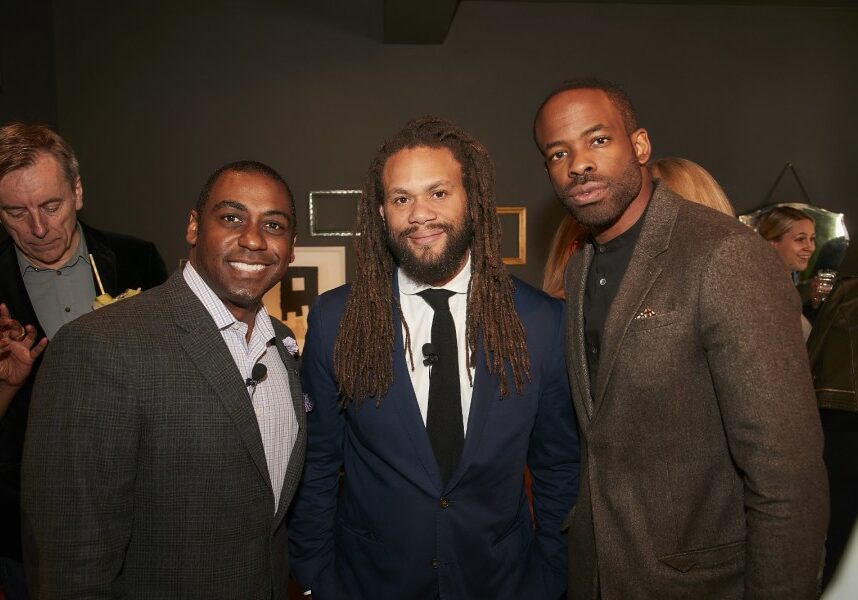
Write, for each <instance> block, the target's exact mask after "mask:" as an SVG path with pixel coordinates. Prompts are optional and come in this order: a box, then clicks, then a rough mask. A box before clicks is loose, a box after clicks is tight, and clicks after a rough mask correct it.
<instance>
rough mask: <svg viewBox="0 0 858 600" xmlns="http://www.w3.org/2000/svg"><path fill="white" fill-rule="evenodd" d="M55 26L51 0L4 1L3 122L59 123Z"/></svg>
mask: <svg viewBox="0 0 858 600" xmlns="http://www.w3.org/2000/svg"><path fill="white" fill-rule="evenodd" d="M52 25H53V20H52V17H51V2H50V0H30V1H27V2H20V1H15V0H0V123H6V122H7V121H13V120H16V121H31V122H38V123H45V124H47V125H51V126H56V123H57V90H56V72H55V69H54V33H53V26H52Z"/></svg>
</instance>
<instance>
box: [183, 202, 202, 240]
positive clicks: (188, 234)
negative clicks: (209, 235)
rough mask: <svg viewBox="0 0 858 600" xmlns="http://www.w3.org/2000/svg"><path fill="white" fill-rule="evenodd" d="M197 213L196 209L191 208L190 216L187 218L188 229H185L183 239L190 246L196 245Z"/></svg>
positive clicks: (197, 233) (197, 232)
mask: <svg viewBox="0 0 858 600" xmlns="http://www.w3.org/2000/svg"><path fill="white" fill-rule="evenodd" d="M199 227H200V224H199V215H197V211H195V210H192V211H191V216H190V218H189V219H188V229H187V230H186V231H185V241H187V242H188V244H190V245H191V246H196V245H197V236H198V235H199Z"/></svg>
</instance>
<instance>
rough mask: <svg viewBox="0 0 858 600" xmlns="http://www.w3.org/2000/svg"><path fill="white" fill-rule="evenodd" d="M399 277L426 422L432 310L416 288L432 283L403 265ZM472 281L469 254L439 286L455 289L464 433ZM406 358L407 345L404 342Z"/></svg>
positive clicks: (469, 387)
mask: <svg viewBox="0 0 858 600" xmlns="http://www.w3.org/2000/svg"><path fill="white" fill-rule="evenodd" d="M397 273H398V279H399V303H400V305H401V306H402V316H403V317H404V318H405V322H406V323H408V330H409V332H410V333H411V353H412V355H413V356H414V370H411V364H410V363H408V367H409V374H410V375H411V385H412V386H414V394H415V395H416V396H417V405H418V406H419V407H420V415H421V416H422V417H423V424H424V425H426V412H427V409H428V407H429V367H428V366H424V365H423V344H426V343H429V342H431V341H432V319H433V318H434V316H435V311H434V310H432V307H431V306H429V304H428V303H427V302H426V301H425V300H424V299H423V298H422V297H421V296H418V295H417V294H418V292H422V291H423V290H426V289H429V288H432V287H435V286H431V285H427V284H425V283H419V282H417V281H414V280H413V279H411V278H410V277H409V276H408V275H406V274H405V273H404V272H403V271H402V269H399V270H398V271H397ZM470 281H471V257H470V255H469V256H468V260H467V262H466V263H465V266H464V267H462V270H461V271H459V273H458V274H457V275H456V276H455V277H454V278H453V280H452V281H450V282H449V283H447V284H446V285H443V286H440V288H438V289H445V290H450V291H451V292H455V293H454V294H453V295H452V296H450V300H449V305H450V313H451V314H452V315H453V323H454V324H455V325H456V349H457V350H458V352H459V387H460V388H461V395H462V421H463V422H462V426H463V428H464V429H463V430H464V432H465V435H467V433H468V415H469V414H470V411H471V396H472V394H473V387H472V381H473V378H474V370H473V369H471V377H470V379H469V378H468V362H467V361H468V356H467V347H466V346H465V313H466V311H467V305H468V284H469V283H470ZM402 339H403V344H405V327H404V326H403V330H402ZM403 347H404V348H405V352H406V362H407V361H408V349H407V347H405V346H403Z"/></svg>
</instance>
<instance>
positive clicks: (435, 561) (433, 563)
mask: <svg viewBox="0 0 858 600" xmlns="http://www.w3.org/2000/svg"><path fill="white" fill-rule="evenodd" d="M429 565H430V566H431V567H432V568H433V569H437V568H438V567H439V566H440V565H441V561H440V560H438V559H437V558H433V559H432V560H431V561H430V562H429Z"/></svg>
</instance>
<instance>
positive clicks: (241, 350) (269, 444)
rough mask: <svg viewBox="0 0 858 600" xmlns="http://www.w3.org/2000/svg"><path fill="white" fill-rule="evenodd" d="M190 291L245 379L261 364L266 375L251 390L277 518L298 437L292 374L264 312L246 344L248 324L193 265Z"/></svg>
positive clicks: (259, 313)
mask: <svg viewBox="0 0 858 600" xmlns="http://www.w3.org/2000/svg"><path fill="white" fill-rule="evenodd" d="M182 275H183V276H184V278H185V281H186V282H187V284H188V286H189V287H190V288H191V290H192V291H193V292H194V294H196V296H197V298H199V299H200V302H202V303H203V306H205V308H206V310H207V311H208V313H209V314H210V315H211V316H212V319H214V322H215V326H216V327H217V328H218V330H220V334H221V336H222V337H223V341H224V343H226V346H227V348H229V353H230V354H231V355H232V359H233V360H234V361H235V366H236V367H238V371H239V373H241V376H242V378H243V379H245V380H246V379H249V378H250V373H251V371H252V370H253V366H254V365H255V364H256V363H262V364H264V365H265V367H266V369H267V374H266V376H265V377H264V378H263V379H262V381H260V382H259V383H257V384H256V385H255V386H253V387H252V388H251V387H248V393H249V394H250V397H249V399H248V401H249V402H251V403H252V404H253V410H254V412H255V413H256V421H257V423H258V425H259V433H260V434H261V435H262V446H263V448H264V449H265V461H266V463H267V465H268V475H269V477H270V478H271V487H272V488H273V490H274V512H275V513H276V512H277V506H278V504H279V503H280V492H281V491H282V489H283V480H284V478H285V476H286V468H287V466H288V465H289V456H290V455H291V454H292V448H294V446H295V440H296V439H297V437H298V417H297V416H296V415H295V408H294V404H293V403H292V391H291V388H290V386H289V374H288V371H287V370H286V367H285V366H284V365H283V361H282V360H281V359H280V354H279V352H278V351H277V348H276V347H275V346H274V326H273V325H272V324H271V318H270V317H269V316H268V312H267V311H266V310H265V307H264V306H261V305H260V307H259V310H258V311H257V312H256V321H255V322H254V324H253V331H252V332H251V333H250V341H249V342H248V341H247V324H245V323H242V322H241V321H238V320H237V319H236V318H235V317H234V316H233V315H232V313H231V312H229V310H228V309H227V308H226V306H225V305H224V303H223V301H222V300H221V299H220V298H218V297H217V295H216V294H215V293H214V292H213V291H212V289H211V288H210V287H209V286H208V285H207V284H206V282H205V281H203V279H202V278H201V277H200V275H199V273H197V272H196V270H194V267H193V266H192V265H191V263H187V264H186V265H185V270H184V271H183V272H182Z"/></svg>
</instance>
